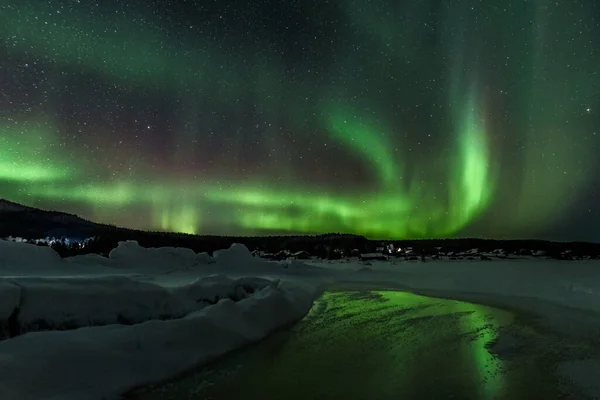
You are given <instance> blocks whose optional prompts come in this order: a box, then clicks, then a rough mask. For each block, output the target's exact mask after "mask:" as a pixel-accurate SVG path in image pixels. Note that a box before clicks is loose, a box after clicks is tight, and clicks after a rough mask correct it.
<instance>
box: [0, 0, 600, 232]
mask: <svg viewBox="0 0 600 400" xmlns="http://www.w3.org/2000/svg"><path fill="white" fill-rule="evenodd" d="M598 71H600V3H599V2H597V1H596V0H585V1H584V0H568V1H567V0H558V1H545V0H535V1H526V0H503V1H498V0H446V1H440V0H427V1H424V0H423V1H417V0H412V1H403V0H390V1H379V0H339V1H336V0H328V1H327V0H298V1H291V0H290V1H285V0H280V1H274V0H255V1H247V0H214V1H213V0H197V1H193V0H188V1H184V0H178V1H171V2H169V1H158V0H156V1H153V0H128V1H124V0H96V1H87V0H62V1H61V0H56V1H55V0H44V1H41V0H27V1H25V0H2V1H0V198H2V197H3V198H6V199H8V200H12V201H16V202H20V203H24V204H27V205H32V206H36V207H41V208H48V209H57V210H60V211H66V212H72V213H76V214H78V215H80V216H82V217H84V218H87V219H91V220H93V221H98V222H106V223H112V224H116V225H119V226H125V227H131V228H140V229H148V230H158V231H176V232H185V233H196V234H229V235H254V234H261V235H262V234H282V233H325V232H344V233H356V234H361V235H365V236H367V237H370V238H397V239H401V238H434V237H455V236H475V237H486V238H545V239H558V240H589V241H600V204H599V200H600V193H599V191H600V174H599V172H600V157H599V156H598V154H600V96H599V95H600V73H599V72H598Z"/></svg>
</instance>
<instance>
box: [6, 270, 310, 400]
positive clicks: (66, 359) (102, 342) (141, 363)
mask: <svg viewBox="0 0 600 400" xmlns="http://www.w3.org/2000/svg"><path fill="white" fill-rule="evenodd" d="M213 279H214V280H215V281H218V279H216V278H213ZM249 282H256V281H254V280H249ZM315 296H316V292H315V290H314V288H312V287H308V286H307V287H302V286H299V285H296V284H292V283H290V282H272V283H270V284H269V285H267V286H265V287H264V288H262V289H261V290H259V291H257V292H256V293H254V294H253V295H252V296H250V297H248V298H246V299H244V300H241V301H239V302H234V301H232V300H230V299H222V300H220V301H219V302H218V303H217V304H216V305H214V306H211V307H207V308H205V309H203V310H200V311H196V312H193V313H191V314H189V315H188V316H187V317H185V318H182V319H174V320H167V321H159V320H153V321H148V322H144V323H141V324H137V325H130V326H125V325H108V326H103V327H93V328H81V329H77V330H72V331H51V332H35V333H28V334H26V335H23V336H19V337H17V338H14V339H10V340H5V341H3V342H0V376H2V380H1V381H0V398H5V399H11V400H29V399H31V400H40V399H54V400H59V399H64V400H67V399H78V400H86V399H117V398H118V397H119V395H120V394H123V393H124V392H126V391H128V390H130V389H132V388H134V387H136V386H140V385H146V384H149V383H151V382H154V381H159V380H163V379H166V378H168V377H171V376H173V375H176V374H178V373H181V372H184V371H185V370H188V369H190V368H192V367H194V366H197V365H199V364H202V363H205V362H207V361H209V360H211V359H213V358H215V357H218V356H220V355H222V354H224V353H226V352H228V351H231V350H233V349H235V348H237V347H240V346H243V345H246V344H249V343H251V342H254V341H256V340H259V339H261V338H263V337H265V336H266V335H268V334H269V333H271V332H272V331H274V330H275V329H277V328H280V327H282V326H284V325H286V324H289V323H291V322H294V321H296V320H298V319H300V318H302V317H303V316H304V315H306V313H307V312H308V311H309V309H310V307H311V304H312V301H313V299H314V298H315ZM58 366H60V367H59V368H57V367H58ZM33 382H35V384H33Z"/></svg>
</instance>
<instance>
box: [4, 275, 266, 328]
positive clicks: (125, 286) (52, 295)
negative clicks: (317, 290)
mask: <svg viewBox="0 0 600 400" xmlns="http://www.w3.org/2000/svg"><path fill="white" fill-rule="evenodd" d="M269 283H270V281H268V280H266V279H258V278H253V279H249V278H238V279H229V278H227V277H226V276H208V277H203V278H199V279H196V280H195V281H193V282H191V283H189V284H186V285H183V286H179V287H175V288H165V287H162V286H159V285H156V284H154V283H149V282H140V281H137V280H134V279H132V278H128V277H120V276H108V277H101V278H87V277H74V278H52V277H50V278H35V277H34V278H20V279H8V280H5V281H3V282H1V283H0V295H3V297H2V298H3V302H2V306H1V307H0V335H2V331H4V335H3V336H4V337H7V336H15V335H17V334H20V333H24V332H30V331H39V330H65V329H75V328H80V327H85V326H100V325H109V324H124V325H131V324H136V323H140V322H144V321H149V320H152V319H160V320H164V319H175V318H182V317H184V316H185V315H187V314H189V313H191V312H193V311H197V310H200V309H202V308H204V307H206V306H208V305H211V304H215V303H217V302H218V301H219V300H220V299H223V298H229V299H231V300H234V301H239V300H242V299H244V298H246V297H248V296H249V295H251V294H252V293H254V292H256V291H259V290H261V289H263V288H264V287H266V286H267V285H268V284H269ZM1 337H2V336H0V338H1Z"/></svg>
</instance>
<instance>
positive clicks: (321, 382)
mask: <svg viewBox="0 0 600 400" xmlns="http://www.w3.org/2000/svg"><path fill="white" fill-rule="evenodd" d="M501 329H504V330H510V331H511V332H512V333H511V335H510V336H511V337H519V338H521V340H520V341H518V342H515V343H509V344H508V346H507V344H506V343H504V344H502V346H500V345H494V344H493V343H494V342H495V339H496V338H497V336H498V331H499V330H501ZM552 340H553V339H552V338H551V337H549V336H548V335H546V334H544V333H543V330H541V329H538V328H536V327H535V326H533V325H531V324H528V323H527V321H526V320H524V319H522V318H519V317H518V316H516V315H515V314H512V313H510V312H508V311H504V310H500V309H497V308H491V307H487V306H482V305H478V304H471V303H466V302H460V301H455V300H445V299H438V298H431V297H424V296H419V295H416V294H412V293H407V292H398V291H330V292H326V293H325V294H324V296H322V297H321V298H320V299H319V300H318V301H317V302H315V305H314V307H313V309H312V310H311V313H310V314H309V315H308V316H307V317H306V318H305V319H304V320H302V321H301V322H300V323H298V324H297V325H295V326H294V327H293V328H291V329H288V330H285V331H281V332H279V333H276V334H275V335H273V336H271V337H270V338H268V339H267V340H265V341H263V342H261V343H260V344H258V345H256V346H253V347H251V348H248V349H245V350H242V351H239V352H235V353H233V354H230V355H229V356H226V357H224V358H223V359H220V360H219V361H217V362H215V363H212V364H209V365H207V366H205V367H203V368H200V369H198V370H196V371H192V372H190V373H189V374H186V375H185V376H182V377H180V378H178V379H176V380H173V381H171V382H169V383H166V384H164V385H158V386H155V387H153V388H149V389H144V390H143V391H138V392H137V393H135V394H133V395H132V396H131V398H132V399H137V400H151V399H213V400H220V399H223V400H224V399H235V398H243V399H246V400H248V399H257V400H258V399H261V400H262V399H265V398H271V399H287V400H292V399H298V400H300V399H302V400H304V399H402V398H404V399H473V400H475V399H477V400H479V399H481V400H489V399H528V400H531V399H544V400H550V399H557V398H579V397H578V396H577V395H575V394H571V395H566V394H565V393H573V392H572V388H570V387H566V386H564V385H561V384H559V382H558V381H557V380H556V379H555V378H554V375H553V366H554V365H555V362H556V360H555V359H554V355H553V354H554V353H553V352H550V351H547V350H548V349H549V348H551V347H552V346H548V343H549V342H551V341H552ZM500 347H501V348H500ZM495 350H500V351H502V352H503V356H502V357H496V356H495V355H494V353H495Z"/></svg>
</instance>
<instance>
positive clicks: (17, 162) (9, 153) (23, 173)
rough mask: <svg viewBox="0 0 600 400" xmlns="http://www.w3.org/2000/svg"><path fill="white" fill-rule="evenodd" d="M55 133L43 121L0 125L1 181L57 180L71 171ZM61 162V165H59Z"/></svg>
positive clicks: (26, 182)
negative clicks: (41, 122)
mask: <svg viewBox="0 0 600 400" xmlns="http://www.w3.org/2000/svg"><path fill="white" fill-rule="evenodd" d="M55 143H56V138H55V134H54V132H53V131H52V130H49V129H47V128H46V127H44V125H43V124H33V123H29V124H13V125H4V126H0V182H1V181H8V182H20V183H23V184H25V185H27V184H30V183H33V182H56V181H60V180H63V179H65V178H67V177H68V176H69V175H71V170H70V168H69V167H68V166H67V165H66V164H64V159H63V160H61V161H59V160H60V158H61V156H60V149H57V146H56V144H55ZM61 164H62V165H61Z"/></svg>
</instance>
